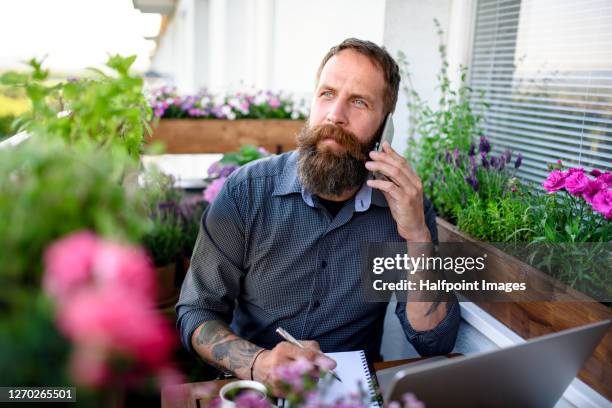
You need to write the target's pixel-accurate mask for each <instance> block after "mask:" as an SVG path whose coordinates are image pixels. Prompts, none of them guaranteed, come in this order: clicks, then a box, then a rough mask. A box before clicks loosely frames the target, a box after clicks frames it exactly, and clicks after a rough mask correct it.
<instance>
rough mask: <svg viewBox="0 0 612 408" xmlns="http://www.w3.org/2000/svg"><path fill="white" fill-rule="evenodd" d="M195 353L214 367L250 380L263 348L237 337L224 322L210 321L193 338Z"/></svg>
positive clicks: (197, 330) (198, 329) (196, 331)
mask: <svg viewBox="0 0 612 408" xmlns="http://www.w3.org/2000/svg"><path fill="white" fill-rule="evenodd" d="M191 344H192V346H193V349H194V350H195V352H196V353H197V354H198V355H199V356H200V357H202V359H204V361H206V362H207V363H209V364H211V365H213V366H214V367H216V368H218V369H220V370H222V371H226V372H230V373H232V374H233V375H235V376H236V377H238V378H242V379H250V378H251V366H252V364H253V360H254V359H255V357H256V356H257V353H258V352H260V351H261V350H262V348H261V347H259V346H257V345H255V344H253V343H251V342H250V341H248V340H245V339H243V338H241V337H238V336H237V335H235V334H234V333H233V332H232V331H231V330H230V328H229V327H228V326H227V324H225V323H224V322H222V321H220V320H209V321H207V322H204V323H203V324H202V325H200V326H199V327H198V328H197V329H196V330H195V331H194V332H193V335H192V337H191Z"/></svg>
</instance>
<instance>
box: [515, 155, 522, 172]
mask: <svg viewBox="0 0 612 408" xmlns="http://www.w3.org/2000/svg"><path fill="white" fill-rule="evenodd" d="M521 163H523V155H522V154H520V153H519V154H518V156H516V161H515V162H514V168H515V169H518V168H519V167H521Z"/></svg>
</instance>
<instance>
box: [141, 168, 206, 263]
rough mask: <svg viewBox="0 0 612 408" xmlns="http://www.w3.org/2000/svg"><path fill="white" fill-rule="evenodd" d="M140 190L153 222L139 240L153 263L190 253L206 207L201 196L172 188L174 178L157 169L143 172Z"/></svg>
mask: <svg viewBox="0 0 612 408" xmlns="http://www.w3.org/2000/svg"><path fill="white" fill-rule="evenodd" d="M143 191H144V193H145V197H146V198H145V202H146V207H147V212H148V214H149V218H150V219H151V221H152V223H151V227H150V228H149V229H148V230H147V232H146V234H145V235H144V237H143V240H142V242H143V245H144V246H145V247H146V248H147V250H148V251H149V253H150V254H151V256H152V258H153V260H154V262H155V265H156V266H164V265H168V264H171V263H173V262H175V261H177V260H179V258H181V256H183V255H186V256H191V251H192V250H193V247H194V245H195V241H196V238H197V234H198V231H199V226H200V217H201V216H202V212H203V211H204V208H205V206H206V203H205V202H204V201H203V198H202V196H200V195H192V196H188V195H186V194H185V193H184V192H183V191H181V190H178V189H176V188H174V179H173V178H172V177H171V176H168V175H166V174H163V173H161V172H159V171H157V170H156V169H152V170H150V171H148V172H147V173H146V174H145V177H144V187H143Z"/></svg>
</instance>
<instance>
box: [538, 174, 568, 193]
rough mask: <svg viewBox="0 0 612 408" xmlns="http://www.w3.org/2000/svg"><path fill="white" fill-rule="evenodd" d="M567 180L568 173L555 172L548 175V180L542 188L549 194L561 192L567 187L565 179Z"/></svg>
mask: <svg viewBox="0 0 612 408" xmlns="http://www.w3.org/2000/svg"><path fill="white" fill-rule="evenodd" d="M566 178H567V173H566V172H563V171H561V170H553V171H552V172H551V173H550V174H549V175H548V177H547V178H546V180H545V181H544V183H542V186H543V187H544V189H546V191H548V192H549V193H554V192H555V191H559V190H561V189H562V188H563V187H565V179H566Z"/></svg>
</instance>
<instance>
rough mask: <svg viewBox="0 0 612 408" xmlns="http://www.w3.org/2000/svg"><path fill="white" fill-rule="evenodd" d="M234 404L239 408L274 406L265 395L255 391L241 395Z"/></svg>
mask: <svg viewBox="0 0 612 408" xmlns="http://www.w3.org/2000/svg"><path fill="white" fill-rule="evenodd" d="M234 403H235V404H236V407H237V408H270V407H271V406H272V405H271V404H270V401H268V399H267V398H266V397H265V396H264V395H262V394H260V393H258V392H255V391H249V392H244V393H241V394H240V395H238V397H236V400H235V401H234Z"/></svg>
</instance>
